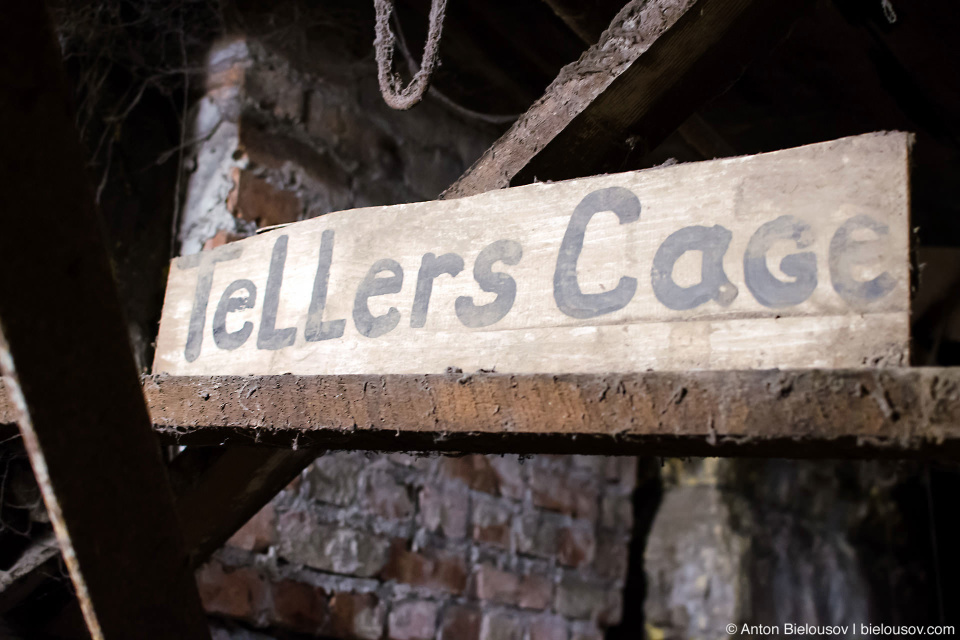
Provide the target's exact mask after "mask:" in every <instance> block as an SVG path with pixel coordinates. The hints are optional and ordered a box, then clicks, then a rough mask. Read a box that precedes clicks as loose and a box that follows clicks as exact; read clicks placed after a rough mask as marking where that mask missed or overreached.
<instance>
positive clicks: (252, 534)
mask: <svg viewBox="0 0 960 640" xmlns="http://www.w3.org/2000/svg"><path fill="white" fill-rule="evenodd" d="M276 541H277V514H276V512H275V511H274V509H273V503H271V502H268V503H267V504H266V506H264V507H263V509H260V511H258V512H257V513H256V515H254V516H253V517H252V518H250V520H248V521H247V523H246V524H245V525H243V526H242V527H240V528H239V529H238V530H237V532H236V533H235V534H233V535H232V536H231V537H230V539H229V540H227V544H228V545H230V546H231V547H237V548H239V549H246V550H247V551H256V552H261V551H266V550H267V549H268V548H269V547H270V546H271V545H273V544H275V543H276Z"/></svg>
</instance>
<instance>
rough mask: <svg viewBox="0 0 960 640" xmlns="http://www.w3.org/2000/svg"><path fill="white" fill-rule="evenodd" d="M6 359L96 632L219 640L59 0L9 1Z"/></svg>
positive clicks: (1, 55)
mask: <svg viewBox="0 0 960 640" xmlns="http://www.w3.org/2000/svg"><path fill="white" fill-rule="evenodd" d="M0 61H2V67H0V86H2V87H3V93H2V96H0V121H2V122H3V123H4V125H5V128H6V130H5V134H4V138H3V148H2V152H0V175H2V176H3V181H4V186H3V189H0V212H2V215H3V233H0V256H2V260H3V268H2V269H0V301H2V302H0V326H2V331H3V337H4V340H5V344H3V346H2V351H0V358H2V361H0V364H2V368H3V373H4V375H5V378H6V384H7V387H8V388H7V392H8V393H9V394H10V395H11V398H12V402H13V405H14V406H15V409H16V414H17V415H16V419H17V421H18V422H19V424H20V429H21V433H22V434H23V439H24V442H25V444H26V448H27V451H28V453H29V455H30V461H31V464H32V465H33V469H34V473H35V474H36V476H37V480H38V482H39V484H40V488H41V490H42V492H43V497H44V501H45V502H46V505H47V510H48V512H49V513H50V517H51V520H52V522H53V525H54V530H55V531H56V535H57V540H58V541H59V543H60V547H61V549H62V551H63V555H64V558H65V560H66V564H67V567H68V568H69V571H70V576H71V578H72V580H73V583H74V585H75V587H76V590H77V594H78V596H79V600H80V604H81V607H82V609H83V614H84V617H85V618H86V622H87V626H88V627H89V629H90V633H91V635H92V636H93V637H94V638H118V639H119V638H144V639H147V638H179V639H192V638H198V639H199V638H209V631H208V629H207V625H206V621H205V618H204V615H203V611H202V609H201V606H200V599H199V596H198V594H197V588H196V584H195V582H194V579H193V574H192V571H191V567H190V565H189V564H188V562H187V555H186V553H185V551H184V546H183V538H182V535H181V532H180V530H179V524H178V520H177V517H176V512H175V511H174V507H173V495H172V493H171V491H170V486H169V484H168V482H167V480H166V477H165V470H164V466H163V462H162V460H161V457H160V451H159V448H158V446H157V441H156V439H155V437H154V435H153V434H152V433H151V432H150V428H149V427H150V422H149V417H148V415H147V411H146V406H145V405H144V402H143V396H142V394H141V390H140V386H139V384H138V380H137V375H136V369H135V365H134V361H133V356H132V353H131V351H130V346H129V343H128V341H127V337H126V335H127V328H126V326H125V324H124V321H123V318H122V313H121V309H120V305H119V302H118V299H117V294H116V290H115V287H114V283H113V280H112V275H111V267H110V263H109V260H108V257H107V252H106V248H105V246H104V242H103V239H102V237H101V234H100V223H99V220H98V217H97V214H96V210H95V205H94V201H93V195H92V192H91V191H90V189H89V186H88V184H87V180H86V175H85V171H84V163H83V156H82V154H81V152H80V147H79V144H78V140H77V133H76V130H75V127H74V123H73V118H72V114H71V112H70V110H69V109H68V108H67V102H68V100H67V93H66V90H65V83H64V81H63V75H62V67H61V62H60V50H59V48H58V47H57V44H56V39H55V37H54V34H53V32H52V29H51V27H50V24H49V21H48V17H47V14H46V9H45V7H44V5H43V3H38V2H28V1H24V0H19V1H16V0H11V1H10V2H5V3H3V4H2V5H0Z"/></svg>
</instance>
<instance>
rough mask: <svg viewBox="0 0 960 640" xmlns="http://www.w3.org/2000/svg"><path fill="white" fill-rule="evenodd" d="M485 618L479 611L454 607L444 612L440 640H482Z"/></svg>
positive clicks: (471, 608)
mask: <svg viewBox="0 0 960 640" xmlns="http://www.w3.org/2000/svg"><path fill="white" fill-rule="evenodd" d="M482 620H483V618H482V615H481V613H480V610H479V609H475V608H473V607H463V606H459V605H453V606H450V607H447V609H446V610H445V611H444V612H443V623H442V624H441V627H440V640H480V624H481V622H482Z"/></svg>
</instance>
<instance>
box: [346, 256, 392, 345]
mask: <svg viewBox="0 0 960 640" xmlns="http://www.w3.org/2000/svg"><path fill="white" fill-rule="evenodd" d="M381 271H389V272H391V273H392V274H393V275H392V276H390V277H389V278H378V277H377V274H378V273H380V272H381ZM402 288H403V267H401V266H400V263H399V262H397V261H396V260H390V259H389V258H384V259H383V260H377V261H376V262H374V263H373V266H372V267H370V270H369V271H367V275H366V277H365V278H364V279H363V282H361V283H360V286H359V287H357V297H356V298H355V299H354V301H353V323H354V324H355V325H357V331H359V332H360V333H361V334H363V335H365V336H367V337H368V338H379V337H380V336H382V335H383V334H385V333H387V332H389V331H393V329H394V328H395V327H396V326H397V325H398V324H400V312H399V311H397V308H396V307H390V309H389V310H388V311H387V312H386V313H385V314H383V315H382V316H375V315H373V314H371V313H370V307H369V305H368V304H367V300H369V299H370V298H372V297H374V296H380V295H384V294H387V293H400V289H402Z"/></svg>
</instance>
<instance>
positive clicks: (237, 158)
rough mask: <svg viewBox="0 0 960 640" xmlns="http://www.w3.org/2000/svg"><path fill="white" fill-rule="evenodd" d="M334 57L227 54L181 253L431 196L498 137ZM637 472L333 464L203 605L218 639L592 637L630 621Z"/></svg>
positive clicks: (268, 516) (206, 115)
mask: <svg viewBox="0 0 960 640" xmlns="http://www.w3.org/2000/svg"><path fill="white" fill-rule="evenodd" d="M326 62H327V64H326V65H325V66H324V67H323V68H325V69H331V68H335V69H337V71H336V72H333V71H328V72H322V71H321V72H318V71H317V69H316V68H314V69H313V70H312V71H304V70H303V69H297V68H294V67H293V66H291V65H290V64H288V63H287V62H286V61H285V60H284V59H283V58H282V57H280V56H278V55H276V54H275V53H271V52H270V51H268V50H267V49H266V48H264V47H263V46H261V45H259V44H257V43H255V42H250V41H246V40H239V39H235V40H232V41H227V42H224V43H221V44H220V45H219V46H218V47H216V48H215V49H214V51H213V52H212V53H211V56H210V61H209V74H208V78H207V93H206V95H205V96H204V97H203V98H202V99H201V100H200V101H199V102H198V103H197V105H196V107H195V109H194V122H195V130H194V131H193V138H195V139H197V140H201V142H200V144H198V145H197V146H196V148H195V150H194V153H193V155H192V158H191V162H190V164H189V167H188V168H189V170H190V173H189V176H187V179H186V180H185V183H186V185H187V188H186V193H185V203H184V208H183V213H182V216H181V225H180V237H179V240H180V244H181V252H182V253H185V254H187V253H194V252H196V251H200V250H201V249H202V248H210V247H213V246H218V245H220V244H223V243H225V242H230V241H232V240H234V239H236V238H240V237H243V236H245V235H249V234H251V233H253V232H254V231H255V230H256V228H258V227H263V226H269V225H273V224H280V223H285V222H292V221H295V220H299V219H304V218H307V217H312V216H316V215H322V214H324V213H327V212H329V211H335V210H341V209H348V208H352V207H361V206H367V205H378V204H392V203H398V202H407V201H412V200H427V199H432V198H435V197H436V196H437V194H438V193H439V192H440V191H441V190H442V189H443V188H445V187H446V186H447V185H448V184H449V183H451V182H452V181H453V180H454V179H455V178H456V177H457V176H459V175H460V173H462V172H463V170H464V169H465V168H466V167H467V166H468V165H469V164H470V163H471V162H472V161H473V160H474V159H475V158H476V157H478V156H479V155H480V153H482V151H483V150H484V149H485V148H486V147H487V146H488V145H489V143H490V142H491V141H492V140H493V139H494V138H495V136H496V133H497V132H496V131H495V130H492V129H490V128H489V127H488V126H487V125H480V124H477V123H472V122H466V121H463V120H460V119H459V118H458V116H456V115H454V114H451V113H450V112H449V111H447V110H446V109H445V108H444V107H442V106H440V105H438V104H437V103H434V102H432V101H430V100H429V99H428V100H427V101H426V102H425V103H423V104H422V105H421V106H419V107H417V108H416V109H414V110H412V111H410V112H403V113H400V112H395V111H391V110H389V109H388V108H387V107H386V106H385V105H383V103H382V100H381V98H380V96H379V93H378V90H377V88H376V80H375V76H374V69H373V66H372V64H370V62H371V61H369V60H367V61H366V63H364V62H363V61H361V62H357V61H350V62H349V63H348V62H346V61H345V62H344V64H342V65H336V64H333V63H332V62H331V61H329V60H327V61H326ZM635 480H636V467H635V460H634V459H631V458H600V457H587V456H572V457H570V456H533V457H530V458H528V459H526V460H521V459H520V458H518V457H517V456H502V457H499V456H492V457H486V456H465V457H412V456H409V455H403V454H393V455H382V454H380V455H367V454H364V453H359V452H338V453H330V454H327V455H325V456H323V457H321V458H319V459H318V460H317V461H316V463H314V464H313V465H312V466H311V467H309V468H308V469H307V470H306V471H305V472H304V473H303V474H302V476H301V477H300V478H299V479H298V480H296V481H295V482H294V483H292V484H291V485H290V486H289V487H287V489H286V490H285V491H284V492H282V493H281V494H280V495H279V496H278V497H277V498H276V499H275V500H274V501H273V502H272V503H271V504H269V505H268V506H267V507H265V508H264V509H263V511H261V512H260V513H259V514H258V515H257V516H256V517H255V518H254V519H253V520H252V521H251V522H250V523H248V524H247V525H246V526H245V527H244V528H243V529H242V530H241V531H240V532H238V533H237V534H236V535H235V536H234V537H233V538H232V539H231V541H230V543H229V544H228V545H227V546H226V547H225V548H224V549H222V550H221V551H220V552H218V553H217V554H216V556H215V557H214V558H213V559H212V560H211V562H209V563H208V564H207V565H206V566H204V567H203V568H202V569H201V570H200V571H199V572H198V576H197V577H198V582H199V585H200V591H201V595H202V598H203V602H204V605H205V606H206V609H207V611H208V612H209V613H210V615H211V617H212V619H213V621H214V622H213V625H214V629H215V633H216V637H218V638H258V637H259V638H263V637H266V638H280V637H297V635H306V636H325V637H335V638H356V639H360V640H377V639H380V638H390V639H391V640H434V639H436V640H593V639H596V638H600V637H602V635H603V629H604V628H606V627H608V626H611V625H614V624H616V623H617V622H618V621H619V620H620V617H621V612H622V606H623V605H622V590H623V585H624V579H625V577H626V576H625V572H626V569H627V566H628V562H627V551H628V544H629V536H630V531H631V527H632V522H633V515H632V505H631V500H630V495H631V492H632V490H633V488H634V483H635ZM291 634H292V635H291Z"/></svg>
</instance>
